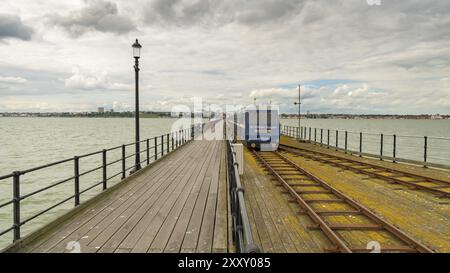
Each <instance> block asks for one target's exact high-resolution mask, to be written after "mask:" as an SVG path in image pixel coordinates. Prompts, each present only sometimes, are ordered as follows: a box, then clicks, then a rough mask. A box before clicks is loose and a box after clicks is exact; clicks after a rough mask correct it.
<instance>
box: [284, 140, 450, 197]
mask: <svg viewBox="0 0 450 273" xmlns="http://www.w3.org/2000/svg"><path fill="white" fill-rule="evenodd" d="M280 150H284V151H287V152H290V153H292V154H295V155H297V156H302V157H305V158H308V159H311V160H314V161H319V162H323V163H326V164H329V165H333V166H335V167H339V168H342V169H345V170H350V171H353V172H356V173H361V174H365V175H368V176H370V177H374V178H377V179H381V180H384V181H387V182H389V183H392V184H401V185H404V186H407V187H408V188H410V189H412V190H421V191H426V192H430V193H432V194H434V195H436V196H437V197H441V198H449V197H450V182H448V181H444V180H439V179H434V178H430V177H426V176H422V175H417V174H412V173H408V172H404V171H399V170H395V169H392V168H387V167H383V166H379V165H376V164H371V163H367V162H361V161H357V160H352V159H349V158H345V157H341V156H336V155H330V154H327V153H322V152H317V151H311V150H307V149H302V148H298V147H291V146H287V145H280Z"/></svg>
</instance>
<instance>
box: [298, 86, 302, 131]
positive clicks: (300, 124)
mask: <svg viewBox="0 0 450 273" xmlns="http://www.w3.org/2000/svg"><path fill="white" fill-rule="evenodd" d="M301 95H302V94H301V87H300V84H299V85H298V128H299V130H300V127H301V126H302V123H301V118H302V117H301V111H300V110H301V108H300V107H301V106H300V104H301V103H302V100H301Z"/></svg>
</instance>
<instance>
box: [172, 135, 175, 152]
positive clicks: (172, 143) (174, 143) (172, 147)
mask: <svg viewBox="0 0 450 273" xmlns="http://www.w3.org/2000/svg"><path fill="white" fill-rule="evenodd" d="M171 135H172V151H173V148H174V147H175V146H174V144H175V143H174V142H173V132H172V133H171Z"/></svg>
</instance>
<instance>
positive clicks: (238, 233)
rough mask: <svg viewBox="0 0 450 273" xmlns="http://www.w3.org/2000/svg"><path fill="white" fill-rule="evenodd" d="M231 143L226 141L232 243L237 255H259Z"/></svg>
mask: <svg viewBox="0 0 450 273" xmlns="http://www.w3.org/2000/svg"><path fill="white" fill-rule="evenodd" d="M231 144H232V143H231V141H229V140H227V156H228V181H229V187H230V206H231V215H232V219H233V241H234V243H235V245H236V250H237V252H239V253H259V252H260V250H259V248H258V246H257V245H256V244H255V243H254V240H253V235H252V230H251V227H250V222H249V220H248V215H247V207H246V205H245V199H244V188H243V187H242V184H241V180H240V177H239V170H238V165H239V164H238V163H237V161H236V152H235V151H234V150H233V146H232V145H231Z"/></svg>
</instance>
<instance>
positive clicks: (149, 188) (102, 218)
mask: <svg viewBox="0 0 450 273" xmlns="http://www.w3.org/2000/svg"><path fill="white" fill-rule="evenodd" d="M169 171H173V170H170V169H169V168H167V169H166V170H165V171H164V172H163V173H161V175H160V177H164V176H165V175H166V174H167V173H168V172H169ZM162 182H163V180H161V179H157V182H156V183H143V182H142V181H141V183H142V184H144V185H145V186H144V188H142V189H140V190H139V191H138V192H131V193H130V194H128V195H127V196H126V198H123V199H125V201H124V202H121V203H118V204H117V205H118V206H117V207H116V206H114V207H113V206H107V207H106V209H104V210H102V211H101V212H100V213H99V214H97V215H96V216H95V217H93V218H92V219H90V220H89V221H87V222H85V223H84V224H83V225H81V226H80V227H79V228H77V229H76V230H75V231H74V232H73V233H71V234H70V235H69V236H67V237H66V238H64V240H63V241H62V242H61V243H60V244H58V245H57V247H54V248H52V249H51V250H50V251H57V252H61V251H63V250H64V246H65V245H66V244H67V242H69V241H80V240H82V239H83V237H84V236H86V235H85V234H86V233H87V232H89V231H90V230H92V229H94V227H95V226H96V225H98V224H103V226H104V227H106V226H108V223H110V222H111V221H112V220H114V219H115V218H116V217H118V216H120V214H121V213H122V212H123V211H125V210H126V209H127V208H128V207H129V206H131V205H132V204H133V203H134V202H136V200H138V199H139V197H142V196H145V194H150V193H153V192H154V191H155V190H156V191H161V190H162V189H164V187H162ZM119 201H123V200H119ZM85 239H89V237H88V238H85ZM80 243H81V242H80Z"/></svg>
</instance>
